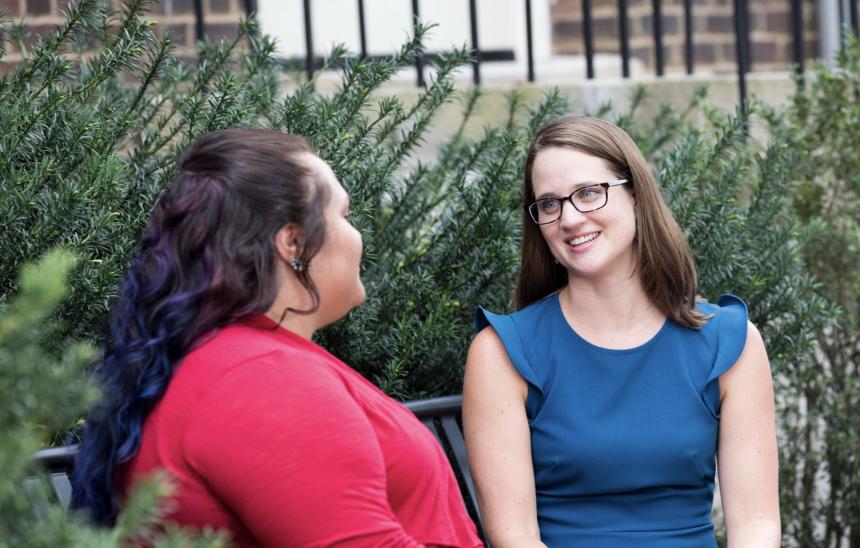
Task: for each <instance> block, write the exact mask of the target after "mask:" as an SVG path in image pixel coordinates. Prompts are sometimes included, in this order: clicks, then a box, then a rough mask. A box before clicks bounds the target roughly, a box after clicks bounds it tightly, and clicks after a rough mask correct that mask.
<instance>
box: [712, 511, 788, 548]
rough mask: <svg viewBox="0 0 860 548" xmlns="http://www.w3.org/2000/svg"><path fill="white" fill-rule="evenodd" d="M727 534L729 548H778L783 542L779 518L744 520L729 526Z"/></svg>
mask: <svg viewBox="0 0 860 548" xmlns="http://www.w3.org/2000/svg"><path fill="white" fill-rule="evenodd" d="M727 525H728V524H727ZM726 533H727V540H728V548H746V547H750V548H753V547H754V548H778V547H779V546H780V543H781V541H782V526H781V524H780V520H779V516H777V517H773V518H772V517H754V518H750V519H747V520H743V521H742V522H740V523H736V524H733V525H728V526H727V531H726Z"/></svg>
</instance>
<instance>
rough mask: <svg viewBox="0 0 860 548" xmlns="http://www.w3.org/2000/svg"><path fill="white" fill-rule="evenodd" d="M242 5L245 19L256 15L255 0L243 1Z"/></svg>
mask: <svg viewBox="0 0 860 548" xmlns="http://www.w3.org/2000/svg"><path fill="white" fill-rule="evenodd" d="M243 4H244V5H245V17H251V15H253V14H256V13H257V2H256V0H244V1H243Z"/></svg>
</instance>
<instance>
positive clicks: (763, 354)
mask: <svg viewBox="0 0 860 548" xmlns="http://www.w3.org/2000/svg"><path fill="white" fill-rule="evenodd" d="M770 386H771V372H770V361H769V360H768V358H767V349H766V348H765V344H764V339H762V336H761V333H760V332H759V330H758V328H757V327H756V326H755V324H753V323H752V322H750V321H747V338H746V343H745V344H744V349H743V351H742V352H741V355H740V356H739V357H738V360H737V361H736V362H735V364H734V365H733V366H732V367H731V368H730V369H729V370H728V371H727V372H726V373H725V374H724V375H723V376H722V377H720V393H721V397H722V398H724V397H725V396H726V395H727V394H729V393H730V392H745V393H749V392H750V390H755V389H756V388H758V389H765V390H768V391H769V390H770Z"/></svg>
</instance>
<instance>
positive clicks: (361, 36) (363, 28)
mask: <svg viewBox="0 0 860 548" xmlns="http://www.w3.org/2000/svg"><path fill="white" fill-rule="evenodd" d="M358 42H359V44H360V45H361V58H362V59H364V58H365V57H367V25H366V23H365V21H364V0H358Z"/></svg>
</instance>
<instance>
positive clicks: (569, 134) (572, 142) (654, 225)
mask: <svg viewBox="0 0 860 548" xmlns="http://www.w3.org/2000/svg"><path fill="white" fill-rule="evenodd" d="M550 147H562V148H574V149H577V150H579V151H581V152H584V153H586V154H589V155H591V156H596V157H598V158H602V159H603V160H604V161H605V162H606V163H607V165H608V166H609V169H611V170H612V171H613V172H614V173H615V175H616V177H618V178H621V179H627V180H628V181H630V182H631V183H632V185H631V187H632V189H633V190H632V191H633V194H634V196H635V197H636V199H635V205H634V213H635V216H636V237H635V238H634V240H633V247H634V253H635V256H636V268H637V272H638V273H639V276H640V277H641V279H642V284H643V286H644V288H645V292H646V293H647V294H648V297H649V298H650V299H651V301H652V302H653V303H654V305H655V306H656V307H657V308H658V309H660V311H661V312H663V313H664V314H665V315H666V316H668V317H669V318H671V319H672V320H674V321H675V322H677V323H679V324H681V325H684V326H687V327H691V328H693V329H698V328H700V327H701V326H702V325H703V324H704V323H705V322H706V321H707V319H706V318H705V317H704V316H703V315H702V313H701V312H699V311H698V310H696V308H695V301H696V289H697V288H696V267H695V265H694V264H693V255H692V253H691V252H690V247H689V245H688V244H687V239H686V237H685V236H684V234H683V232H681V228H680V227H679V226H678V223H677V222H676V221H675V219H674V217H672V213H671V211H669V208H668V207H667V206H666V203H665V202H664V201H663V196H662V195H661V194H660V189H659V188H658V187H657V182H656V180H655V179H654V176H653V174H652V173H651V170H650V169H649V167H648V163H647V162H646V161H645V158H644V157H643V156H642V153H641V152H640V151H639V148H638V147H637V146H636V143H634V142H633V139H631V138H630V136H629V135H627V133H626V132H625V131H624V130H622V129H621V128H619V127H616V126H614V125H612V124H610V123H608V122H605V121H603V120H599V119H597V118H588V117H585V116H564V117H562V118H559V119H558V120H555V121H553V122H550V123H549V124H547V125H546V126H544V127H543V128H542V129H541V130H540V131H539V132H538V134H537V135H536V136H535V139H534V141H533V142H532V144H531V146H530V147H529V151H528V155H527V156H526V164H525V176H524V179H523V205H528V204H530V203H531V202H533V201H534V199H535V196H534V187H533V184H532V168H533V167H534V162H535V158H536V157H537V154H538V152H540V151H541V150H543V149H545V148H550ZM567 282H568V276H567V270H566V269H565V268H564V267H563V266H561V265H559V264H557V263H556V262H555V260H554V257H553V255H552V253H551V252H550V250H549V246H548V245H547V243H546V241H545V240H544V238H543V235H542V234H541V231H540V227H538V225H536V224H535V223H534V222H532V220H531V218H530V217H529V214H528V211H526V209H525V208H523V240H522V263H521V265H520V274H519V281H518V283H517V290H516V294H515V295H514V300H515V304H516V307H517V308H518V309H519V308H524V307H526V306H528V305H530V304H532V303H534V302H536V301H538V300H540V299H542V298H544V297H546V296H547V295H549V294H551V293H553V292H554V291H557V290H559V289H561V288H563V287H564V286H565V285H567Z"/></svg>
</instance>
